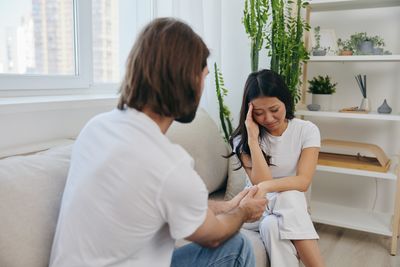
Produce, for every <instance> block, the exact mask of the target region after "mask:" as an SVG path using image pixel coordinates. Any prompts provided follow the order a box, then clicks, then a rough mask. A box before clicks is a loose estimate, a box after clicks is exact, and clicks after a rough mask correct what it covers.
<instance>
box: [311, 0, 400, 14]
mask: <svg viewBox="0 0 400 267" xmlns="http://www.w3.org/2000/svg"><path fill="white" fill-rule="evenodd" d="M310 6H311V9H312V11H313V12H321V11H336V10H351V9H365V8H378V7H394V6H400V1H399V0H312V1H310Z"/></svg>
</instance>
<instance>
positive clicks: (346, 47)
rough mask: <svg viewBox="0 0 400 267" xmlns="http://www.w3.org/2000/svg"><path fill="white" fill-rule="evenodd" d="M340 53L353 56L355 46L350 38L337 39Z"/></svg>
mask: <svg viewBox="0 0 400 267" xmlns="http://www.w3.org/2000/svg"><path fill="white" fill-rule="evenodd" d="M336 43H337V46H338V50H339V51H338V53H339V55H340V56H351V55H353V52H354V48H353V46H352V44H351V42H350V40H342V39H341V38H339V39H337V42H336Z"/></svg>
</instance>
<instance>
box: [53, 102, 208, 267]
mask: <svg viewBox="0 0 400 267" xmlns="http://www.w3.org/2000/svg"><path fill="white" fill-rule="evenodd" d="M207 198H208V192H207V188H206V186H205V184H204V183H203V181H202V179H201V178H200V177H199V175H198V174H197V173H196V172H195V171H194V169H193V159H192V158H191V157H190V156H189V154H188V153H187V152H186V151H185V150H184V149H183V148H182V147H180V146H179V145H176V144H172V143H171V142H170V141H169V140H168V138H167V137H166V136H165V135H164V134H163V133H162V132H161V130H160V128H159V127H158V125H157V124H156V123H155V122H154V121H153V120H151V119H150V118H149V117H148V116H147V115H145V114H144V113H141V112H139V111H137V110H135V109H130V108H128V109H127V110H124V111H121V110H118V109H115V110H113V111H111V112H108V113H104V114H101V115H98V116H96V117H95V118H94V119H92V120H91V121H90V122H89V123H88V124H87V125H86V126H85V128H84V129H83V130H82V132H81V133H80V135H79V137H78V139H77V141H76V143H75V145H74V149H73V152H72V158H71V166H70V170H69V174H68V179H67V183H66V187H65V191H64V195H63V200H62V205H61V210H60V215H59V219H58V225H57V230H56V234H55V238H54V242H53V248H52V253H51V259H50V266H53V267H63V266H65V267H73V266H96V267H98V266H119V267H123V266H161V267H162V266H169V265H170V262H171V257H172V252H173V249H174V242H175V240H176V239H180V238H184V237H187V236H189V235H191V234H192V233H194V232H195V230H196V229H197V228H198V227H199V226H200V225H201V224H202V223H203V222H204V220H205V217H206V213H207V207H208V205H207Z"/></svg>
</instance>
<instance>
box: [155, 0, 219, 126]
mask: <svg viewBox="0 0 400 267" xmlns="http://www.w3.org/2000/svg"><path fill="white" fill-rule="evenodd" d="M153 7H154V17H175V18H179V19H181V20H182V21H185V22H186V23H187V24H189V25H190V26H191V27H192V28H193V30H194V31H195V32H196V33H197V34H199V35H200V36H201V37H202V38H203V40H204V42H205V43H206V44H207V46H208V48H209V49H210V51H211V55H210V57H209V59H208V68H209V71H210V73H209V75H208V77H207V79H206V83H205V88H204V92H203V96H202V99H201V102H200V106H201V107H203V108H204V109H205V110H207V112H208V113H209V114H210V116H211V117H212V118H213V119H214V121H215V122H216V123H217V124H218V125H219V117H218V104H217V98H216V93H215V82H214V62H216V63H217V64H218V66H221V1H220V0H154V6H153Z"/></svg>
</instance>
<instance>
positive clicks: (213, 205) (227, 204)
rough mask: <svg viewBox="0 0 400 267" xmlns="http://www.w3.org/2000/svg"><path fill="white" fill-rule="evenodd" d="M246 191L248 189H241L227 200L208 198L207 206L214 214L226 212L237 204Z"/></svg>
mask: <svg viewBox="0 0 400 267" xmlns="http://www.w3.org/2000/svg"><path fill="white" fill-rule="evenodd" d="M247 192H249V189H245V190H243V191H242V192H240V193H239V194H237V195H236V196H235V197H234V198H232V199H231V200H229V201H218V200H208V208H209V209H210V210H212V212H214V214H215V215H218V214H221V213H227V212H229V211H231V210H232V209H234V208H236V207H237V206H238V205H239V203H240V201H241V200H242V199H243V198H244V197H245V196H246V194H247Z"/></svg>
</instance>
